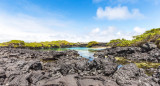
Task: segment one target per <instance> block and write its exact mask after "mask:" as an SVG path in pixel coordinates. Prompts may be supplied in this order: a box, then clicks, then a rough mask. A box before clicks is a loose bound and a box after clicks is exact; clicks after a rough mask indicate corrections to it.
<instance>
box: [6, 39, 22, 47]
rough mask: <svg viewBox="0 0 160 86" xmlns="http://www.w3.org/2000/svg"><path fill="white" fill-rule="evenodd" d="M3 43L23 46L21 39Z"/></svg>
mask: <svg viewBox="0 0 160 86" xmlns="http://www.w3.org/2000/svg"><path fill="white" fill-rule="evenodd" d="M4 45H7V46H10V47H24V45H25V42H24V41H22V40H11V41H9V42H6V43H4Z"/></svg>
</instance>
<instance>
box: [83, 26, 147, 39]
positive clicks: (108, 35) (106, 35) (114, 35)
mask: <svg viewBox="0 0 160 86" xmlns="http://www.w3.org/2000/svg"><path fill="white" fill-rule="evenodd" d="M95 30H97V32H96V33H93V31H95ZM145 30H146V29H144V28H139V27H135V28H133V30H131V31H125V30H119V29H117V28H116V27H114V26H109V27H107V28H106V29H100V28H98V29H97V28H96V29H93V30H92V31H91V32H90V33H89V34H88V35H87V36H86V38H85V39H86V40H87V41H93V40H95V41H99V42H108V41H110V40H112V39H122V38H125V39H128V40H131V39H132V36H135V35H139V34H141V33H143V32H144V31H145Z"/></svg>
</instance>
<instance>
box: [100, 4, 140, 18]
mask: <svg viewBox="0 0 160 86" xmlns="http://www.w3.org/2000/svg"><path fill="white" fill-rule="evenodd" d="M142 17H143V15H142V14H141V13H140V12H139V10H138V9H132V10H131V11H129V9H128V7H126V6H117V7H113V8H111V7H105V9H103V8H101V7H99V8H98V9H97V18H98V19H109V20H116V19H118V20H120V19H133V18H142Z"/></svg>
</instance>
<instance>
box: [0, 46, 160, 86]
mask: <svg viewBox="0 0 160 86" xmlns="http://www.w3.org/2000/svg"><path fill="white" fill-rule="evenodd" d="M95 57H96V58H95V59H94V60H93V61H89V60H88V59H85V58H82V57H81V56H79V54H78V52H77V51H74V50H68V51H61V52H58V51H39V50H29V49H13V48H0V85H2V86H3V85H4V86H160V67H157V68H154V73H153V74H152V75H151V76H148V75H147V74H146V73H145V69H143V68H139V67H137V65H136V64H135V63H132V62H133V61H134V62H135V61H136V62H143V61H146V62H153V63H159V62H160V50H159V49H158V48H157V47H156V46H155V45H154V44H152V43H146V44H144V45H143V46H142V47H116V48H108V49H105V50H100V51H98V52H96V53H95ZM116 57H124V58H125V59H127V60H129V61H131V63H129V62H128V63H127V64H123V66H120V64H119V63H117V61H116ZM151 69H152V68H150V70H151Z"/></svg>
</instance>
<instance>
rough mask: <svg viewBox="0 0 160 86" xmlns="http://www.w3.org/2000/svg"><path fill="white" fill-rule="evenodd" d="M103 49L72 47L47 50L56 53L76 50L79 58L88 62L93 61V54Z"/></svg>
mask: <svg viewBox="0 0 160 86" xmlns="http://www.w3.org/2000/svg"><path fill="white" fill-rule="evenodd" d="M102 49H105V47H102V48H87V47H72V48H52V49H49V50H56V51H65V50H76V51H78V53H79V54H80V56H82V57H84V58H87V59H89V60H93V59H94V56H93V55H94V52H95V51H96V50H102Z"/></svg>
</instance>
